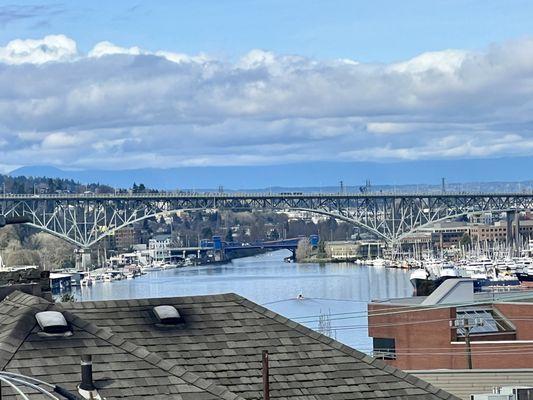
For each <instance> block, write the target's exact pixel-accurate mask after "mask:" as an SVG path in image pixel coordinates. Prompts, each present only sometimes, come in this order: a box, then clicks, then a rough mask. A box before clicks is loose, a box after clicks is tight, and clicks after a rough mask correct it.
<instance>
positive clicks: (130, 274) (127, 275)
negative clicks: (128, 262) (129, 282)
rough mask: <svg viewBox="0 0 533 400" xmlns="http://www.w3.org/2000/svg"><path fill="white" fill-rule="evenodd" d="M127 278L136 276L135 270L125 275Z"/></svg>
mask: <svg viewBox="0 0 533 400" xmlns="http://www.w3.org/2000/svg"><path fill="white" fill-rule="evenodd" d="M125 277H126V279H133V278H135V274H134V273H133V272H128V273H127V274H126V275H125Z"/></svg>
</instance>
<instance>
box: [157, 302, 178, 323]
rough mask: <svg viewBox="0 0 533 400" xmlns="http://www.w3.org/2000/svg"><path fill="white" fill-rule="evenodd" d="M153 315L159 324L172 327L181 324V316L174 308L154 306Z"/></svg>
mask: <svg viewBox="0 0 533 400" xmlns="http://www.w3.org/2000/svg"><path fill="white" fill-rule="evenodd" d="M154 314H155V316H156V317H157V319H158V320H159V322H160V323H162V324H165V325H174V324H177V323H179V322H181V315H180V313H179V312H178V310H176V307H174V306H156V307H154Z"/></svg>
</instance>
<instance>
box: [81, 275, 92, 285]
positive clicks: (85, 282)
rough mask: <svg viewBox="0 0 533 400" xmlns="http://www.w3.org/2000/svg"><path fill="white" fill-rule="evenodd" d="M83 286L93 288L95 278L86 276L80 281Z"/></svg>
mask: <svg viewBox="0 0 533 400" xmlns="http://www.w3.org/2000/svg"><path fill="white" fill-rule="evenodd" d="M80 285H81V286H92V285H93V278H91V276H90V275H87V276H84V277H83V279H81V280H80Z"/></svg>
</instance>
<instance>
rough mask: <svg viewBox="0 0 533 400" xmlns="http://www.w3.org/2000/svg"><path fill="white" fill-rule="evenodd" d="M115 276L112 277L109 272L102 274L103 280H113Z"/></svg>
mask: <svg viewBox="0 0 533 400" xmlns="http://www.w3.org/2000/svg"><path fill="white" fill-rule="evenodd" d="M114 280H115V278H113V275H112V274H110V273H109V272H108V273H106V274H104V282H113V281H114Z"/></svg>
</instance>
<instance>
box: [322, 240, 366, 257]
mask: <svg viewBox="0 0 533 400" xmlns="http://www.w3.org/2000/svg"><path fill="white" fill-rule="evenodd" d="M360 247H361V246H360V245H359V244H357V243H356V242H351V241H333V242H326V243H325V250H326V254H327V256H328V257H329V258H331V259H333V260H339V261H350V260H355V259H356V258H360V257H361V255H360V253H359V251H360Z"/></svg>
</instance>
